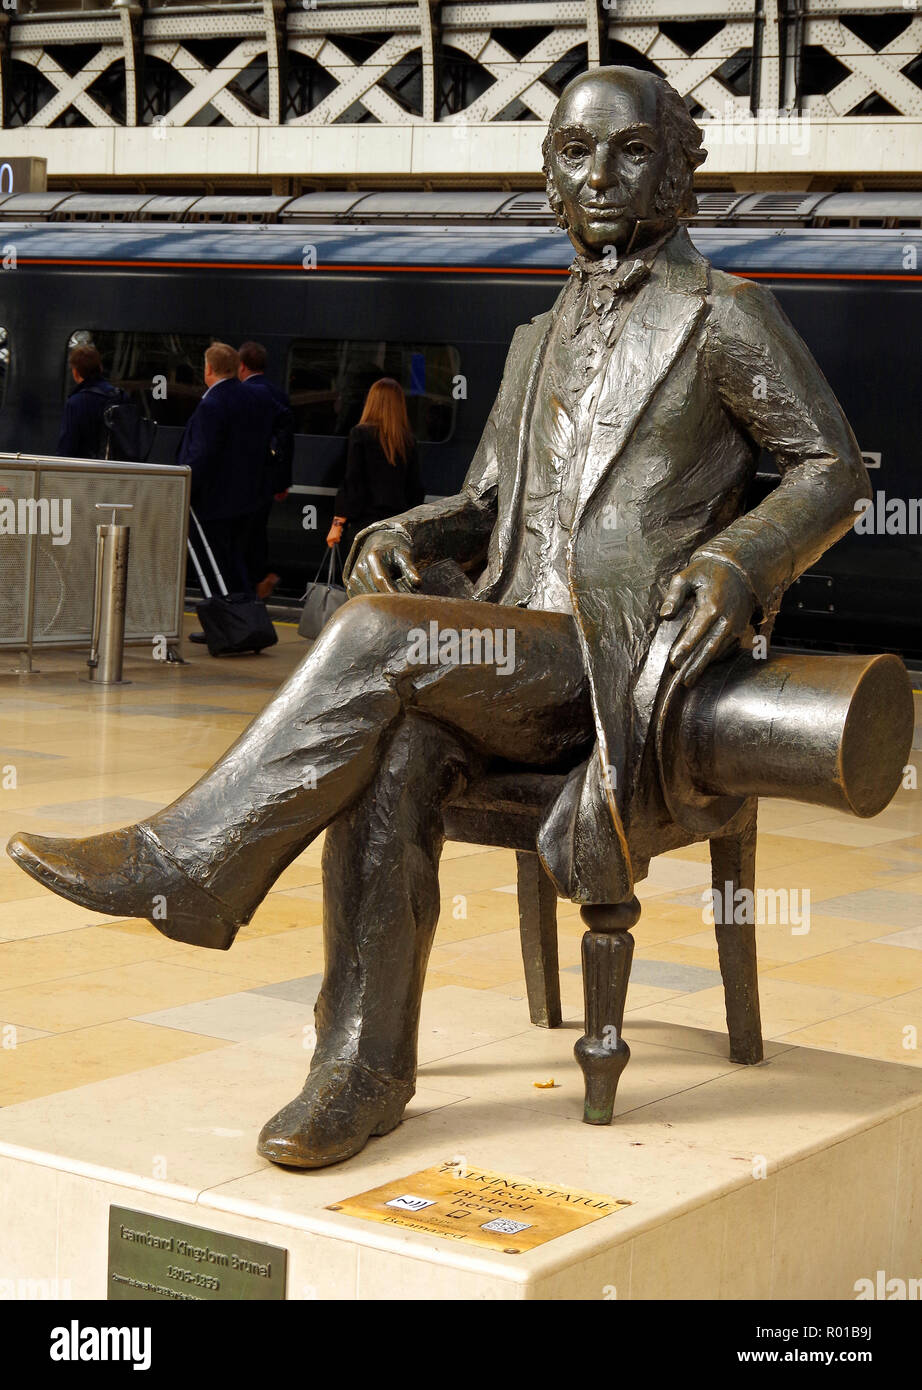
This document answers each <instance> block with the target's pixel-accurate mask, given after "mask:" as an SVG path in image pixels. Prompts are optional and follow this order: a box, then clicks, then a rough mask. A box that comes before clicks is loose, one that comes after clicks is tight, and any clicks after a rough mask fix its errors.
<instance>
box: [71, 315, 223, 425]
mask: <svg viewBox="0 0 922 1390" xmlns="http://www.w3.org/2000/svg"><path fill="white" fill-rule="evenodd" d="M213 342H214V338H213V337H211V336H209V335H208V334H202V333H133V332H118V331H116V330H114V329H108V328H100V329H93V330H92V331H90V330H89V329H79V330H78V331H77V332H76V333H73V334H71V337H70V341H69V342H68V344H67V350H68V352H70V349H71V348H73V347H76V346H77V345H78V344H79V343H92V344H93V345H94V347H96V348H97V349H98V350H99V354H100V356H101V357H102V365H103V371H104V372H105V374H106V376H107V377H108V378H109V380H110V381H111V382H112V384H113V385H114V386H121V387H122V389H123V390H124V391H128V392H129V393H130V394H131V395H132V396H134V397H135V399H136V400H137V401H138V403H139V404H140V405H141V406H142V407H143V409H144V412H145V414H147V415H149V416H150V417H151V419H152V420H156V422H157V424H158V425H174V426H179V427H184V426H185V425H186V424H187V422H188V420H189V417H190V415H191V414H192V412H193V410H194V409H195V407H196V406H197V405H198V403H199V401H200V400H201V398H202V395H203V393H204V390H205V377H204V366H205V364H204V357H205V349H206V348H207V347H209V346H210V345H211V344H212V343H213ZM65 384H66V387H67V390H70V387H71V385H72V379H71V375H70V371H69V370H68V372H67V375H66V379H65Z"/></svg>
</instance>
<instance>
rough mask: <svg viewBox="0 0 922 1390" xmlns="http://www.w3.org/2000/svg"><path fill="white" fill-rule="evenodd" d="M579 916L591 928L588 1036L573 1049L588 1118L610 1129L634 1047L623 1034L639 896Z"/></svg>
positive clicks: (586, 957) (586, 973) (586, 972)
mask: <svg viewBox="0 0 922 1390" xmlns="http://www.w3.org/2000/svg"><path fill="white" fill-rule="evenodd" d="M580 916H581V917H582V919H583V921H584V922H585V924H586V926H587V927H588V928H589V930H588V931H587V932H586V933H585V934H584V936H583V992H584V994H585V999H586V1032H585V1035H584V1036H583V1037H582V1038H580V1040H579V1042H578V1043H577V1044H576V1046H575V1047H574V1049H573V1051H574V1053H575V1055H576V1060H577V1061H578V1062H579V1064H580V1067H581V1068H582V1072H583V1079H584V1081H585V1083H586V1100H585V1106H584V1109H583V1119H584V1120H585V1122H586V1124H588V1125H609V1124H611V1120H612V1115H613V1114H614V1109H615V1095H616V1093H617V1090H618V1082H619V1080H620V1079H621V1073H622V1072H623V1071H624V1068H625V1067H626V1066H627V1064H628V1060H629V1059H630V1056H631V1049H630V1048H629V1047H628V1045H627V1043H626V1042H625V1041H624V1039H623V1037H622V1036H621V1027H622V1024H623V1023H624V1006H625V1003H626V1001H627V986H628V980H629V979H630V976H631V958H632V957H633V955H634V938H633V937H632V936H631V927H633V926H635V925H636V923H637V921H638V919H639V917H640V903H639V902H638V901H637V899H636V898H633V897H632V898H630V899H629V900H628V901H627V902H624V903H618V904H617V905H616V906H614V907H584V908H583V909H582V910H581V912H580Z"/></svg>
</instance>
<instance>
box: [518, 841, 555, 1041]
mask: <svg viewBox="0 0 922 1390" xmlns="http://www.w3.org/2000/svg"><path fill="white" fill-rule="evenodd" d="M515 861H516V868H517V870H518V896H519V933H520V935H521V938H522V960H523V961H524V963H525V988H526V990H527V991H528V1012H529V1015H530V1017H531V1021H532V1023H536V1024H537V1025H538V1027H539V1028H559V1027H560V1019H561V1013H560V968H559V965H558V961H557V890H556V889H555V887H554V884H553V883H552V881H551V879H550V878H549V877H548V874H547V871H546V870H545V868H544V865H543V864H542V863H541V860H540V859H539V858H538V856H537V854H531V853H528V852H527V851H525V850H521V851H517V852H516V856H515Z"/></svg>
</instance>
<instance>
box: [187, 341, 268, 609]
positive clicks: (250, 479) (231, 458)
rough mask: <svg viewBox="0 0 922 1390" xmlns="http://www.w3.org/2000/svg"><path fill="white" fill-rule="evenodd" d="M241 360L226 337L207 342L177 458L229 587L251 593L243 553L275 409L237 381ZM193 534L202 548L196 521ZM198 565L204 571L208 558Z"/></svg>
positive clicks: (259, 499)
mask: <svg viewBox="0 0 922 1390" xmlns="http://www.w3.org/2000/svg"><path fill="white" fill-rule="evenodd" d="M239 365H240V359H239V358H238V356H237V353H236V351H235V350H234V349H233V348H232V347H229V346H228V345H227V343H212V345H211V347H210V348H209V349H208V351H207V352H206V353H205V385H206V387H207V388H208V389H207V390H206V392H205V394H204V396H203V397H202V399H201V400H200V401H199V403H198V405H197V406H196V408H195V412H194V414H193V415H192V418H191V419H190V421H189V424H188V425H187V426H186V432H185V435H184V436H183V441H182V446H181V448H180V451H179V460H178V462H179V463H181V464H184V465H186V466H187V467H188V468H189V469H191V471H192V507H193V510H194V511H195V514H196V516H197V517H198V519H199V521H200V522H201V525H202V529H203V531H204V532H205V535H206V537H207V539H208V544H209V545H210V547H211V549H212V552H213V554H214V557H215V560H216V561H217V563H218V567H219V569H220V570H221V574H222V576H223V579H224V583H225V584H226V585H227V588H228V591H229V592H230V593H247V594H251V595H252V594H254V592H255V591H254V589H253V586H252V584H251V582H250V577H249V573H248V570H247V563H246V559H247V553H248V547H249V544H250V535H251V532H252V527H253V523H254V517H255V516H256V515H257V514H258V513H259V511H260V508H261V507H262V506H263V503H264V494H265V460H266V458H267V457H268V454H269V444H270V440H271V438H272V429H273V421H274V411H273V409H272V407H271V406H270V404H269V401H268V400H267V399H266V398H264V397H261V396H255V397H254V393H253V392H252V391H248V390H247V388H246V387H245V386H243V385H242V384H241V382H240V381H238V379H237V369H238V367H239ZM191 538H192V544H193V548H195V550H196V553H197V554H199V552H200V549H201V547H200V546H199V545H197V541H198V537H197V534H196V530H195V527H194V526H193V527H192V530H191ZM199 559H200V560H201V559H202V556H201V555H200V554H199ZM203 568H204V570H205V573H206V576H207V574H208V568H209V567H208V563H207V558H206V560H205V564H204V565H203ZM196 635H197V634H196Z"/></svg>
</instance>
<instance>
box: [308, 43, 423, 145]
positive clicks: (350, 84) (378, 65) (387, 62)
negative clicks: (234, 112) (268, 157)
mask: <svg viewBox="0 0 922 1390" xmlns="http://www.w3.org/2000/svg"><path fill="white" fill-rule="evenodd" d="M290 47H291V48H293V49H294V50H295V51H296V52H298V53H303V54H304V56H305V57H307V58H313V60H314V62H315V63H319V64H320V66H321V67H322V68H325V69H326V71H327V72H328V73H329V74H330V76H331V77H332V78H333V79H334V80H335V81H336V82H337V84H338V85H337V87H336V89H335V91H332V92H330V94H329V96H326V97H324V98H323V100H322V101H320V102H318V104H317V105H316V106H315V107H314V108H313V109H312V110H311V111H308V112H306V113H305V114H304V115H303V116H297V117H295V119H294V120H292V121H289V122H288V124H289V125H327V124H329V123H330V122H332V121H335V120H337V119H338V118H339V117H340V116H342V115H343V114H344V112H346V111H348V110H349V107H350V106H352V105H353V104H354V103H355V102H357V101H360V102H361V103H362V105H363V106H364V107H366V109H367V110H368V111H370V112H371V114H372V115H373V116H375V117H376V118H377V120H379V121H384V122H385V123H390V124H392V125H393V124H396V125H406V124H408V123H410V122H412V121H414V120H415V119H418V118H416V117H414V116H413V115H411V114H410V112H408V111H405V110H404V109H403V107H402V106H401V105H400V102H399V101H395V100H394V98H393V97H392V96H391V95H390V93H388V92H385V91H384V89H383V88H382V87H379V86H378V85H377V84H378V83H379V82H380V81H381V79H382V78H384V77H386V76H387V74H388V73H389V72H390V71H391V69H392V68H393V67H395V65H396V64H397V63H399V62H400V61H401V59H403V58H405V57H406V55H407V54H408V53H411V52H412V51H413V49H414V48H419V35H418V34H416V33H412V34H394V35H392V36H391V38H389V39H386V40H385V42H384V43H383V44H381V46H380V48H376V49H375V51H374V53H372V54H371V55H370V57H368V58H366V60H365V62H364V63H355V62H353V60H352V59H351V58H350V57H348V55H347V54H345V53H344V52H343V50H342V49H341V48H339V47H337V45H336V44H335V43H333V41H332V39H328V38H324V37H320V36H318V37H317V38H300V39H294V40H292V42H291V44H290Z"/></svg>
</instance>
